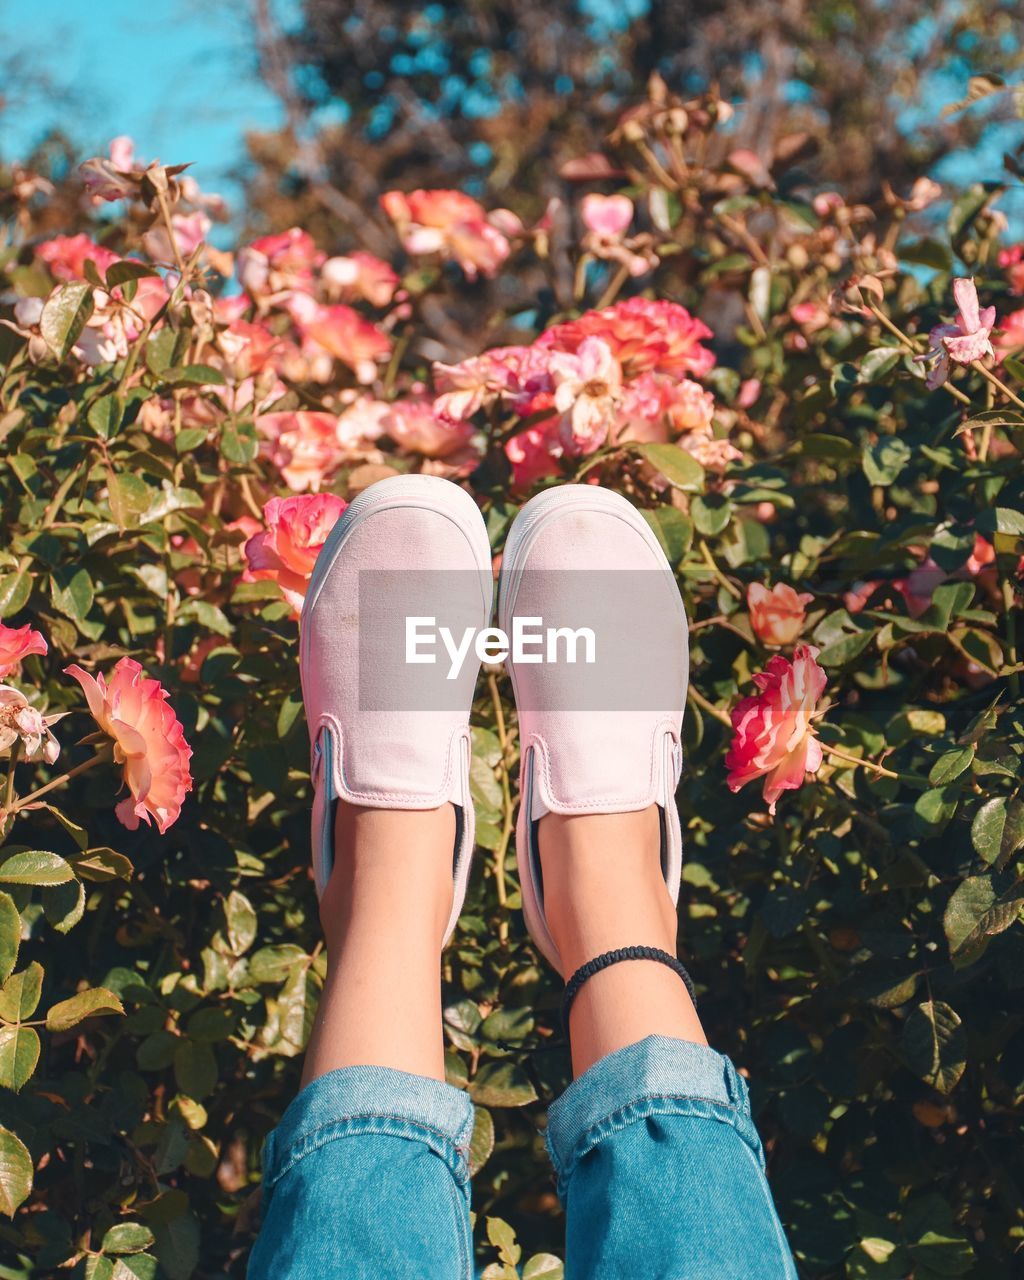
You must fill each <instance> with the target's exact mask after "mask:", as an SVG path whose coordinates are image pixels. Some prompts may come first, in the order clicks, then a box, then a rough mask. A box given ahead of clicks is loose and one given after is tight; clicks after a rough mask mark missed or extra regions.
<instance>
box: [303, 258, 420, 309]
mask: <svg viewBox="0 0 1024 1280" xmlns="http://www.w3.org/2000/svg"><path fill="white" fill-rule="evenodd" d="M320 279H321V281H322V282H323V284H324V287H325V288H326V290H327V292H328V293H329V294H330V295H331V296H332V297H334V296H337V297H338V298H339V299H341V301H343V302H350V301H352V300H353V299H358V298H363V299H365V301H367V302H368V303H369V304H370V306H372V307H386V306H387V305H388V303H389V302H391V300H392V298H394V296H395V291H396V290H397V289H398V286H399V285H400V284H401V281H400V280H399V278H398V274H397V272H396V271H395V270H394V269H393V268H392V266H391V264H390V263H388V262H384V261H382V259H380V258H375V257H374V256H373V254H372V253H363V252H362V250H357V251H356V252H355V253H353V254H350V255H349V256H348V257H346V258H328V259H327V261H326V262H325V263H324V265H323V267H322V268H321V271H320Z"/></svg>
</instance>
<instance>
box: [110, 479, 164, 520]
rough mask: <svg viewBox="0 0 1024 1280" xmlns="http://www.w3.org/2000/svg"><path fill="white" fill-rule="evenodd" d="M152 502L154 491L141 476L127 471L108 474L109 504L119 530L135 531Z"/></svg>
mask: <svg viewBox="0 0 1024 1280" xmlns="http://www.w3.org/2000/svg"><path fill="white" fill-rule="evenodd" d="M152 501H153V490H152V489H151V488H150V487H149V485H148V484H146V482H145V480H143V479H142V477H141V476H136V475H132V474H131V473H130V472H127V471H122V472H116V473H115V472H110V473H109V474H108V476H107V503H108V505H109V506H110V514H111V515H112V516H113V517H114V520H115V522H116V524H117V527H118V528H119V529H134V528H135V527H136V526H137V525H138V523H139V519H140V517H141V516H143V515H144V514H145V513H146V512H147V511H148V510H149V508H150V506H151V504H152Z"/></svg>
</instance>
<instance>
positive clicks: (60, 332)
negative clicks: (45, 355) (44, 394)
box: [39, 280, 94, 360]
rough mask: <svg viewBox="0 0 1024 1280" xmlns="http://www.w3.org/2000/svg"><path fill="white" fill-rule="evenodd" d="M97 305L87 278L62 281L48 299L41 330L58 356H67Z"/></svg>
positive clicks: (45, 339) (41, 318)
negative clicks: (64, 282)
mask: <svg viewBox="0 0 1024 1280" xmlns="http://www.w3.org/2000/svg"><path fill="white" fill-rule="evenodd" d="M93 307H94V303H93V296H92V285H90V284H87V283H86V282H85V281H84V280H74V281H71V282H70V283H69V284H62V285H60V286H59V287H58V288H57V289H56V290H55V291H54V292H53V293H52V294H51V295H50V297H49V298H48V299H47V300H46V305H45V306H44V307H43V314H42V316H41V317H40V319H39V332H40V333H41V334H42V336H43V341H44V342H45V343H46V345H47V346H48V347H49V348H50V350H51V351H52V352H53V354H54V355H55V356H56V357H57V359H58V360H63V359H64V357H65V356H66V355H67V354H68V352H69V351H70V350H71V348H72V347H73V346H74V345H75V343H76V342H77V341H78V339H79V337H80V336H81V333H82V330H83V329H84V328H85V325H86V322H87V321H88V319H89V317H90V316H91V315H92V313H93Z"/></svg>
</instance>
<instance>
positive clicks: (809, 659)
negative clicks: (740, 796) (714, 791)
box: [725, 645, 826, 813]
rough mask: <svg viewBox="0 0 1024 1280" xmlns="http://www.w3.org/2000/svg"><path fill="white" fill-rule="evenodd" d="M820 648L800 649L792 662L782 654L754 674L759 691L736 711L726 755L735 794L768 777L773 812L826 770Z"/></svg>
mask: <svg viewBox="0 0 1024 1280" xmlns="http://www.w3.org/2000/svg"><path fill="white" fill-rule="evenodd" d="M817 657H818V650H817V649H815V648H814V647H813V646H811V645H797V647H796V652H795V653H794V654H793V659H792V661H790V659H788V658H784V657H783V656H782V655H781V654H776V655H775V657H774V658H772V659H770V661H769V662H768V665H767V666H766V667H765V669H764V671H762V672H760V673H759V674H758V675H756V676H754V683H755V684H756V685H757V689H758V692H757V693H756V694H754V695H753V696H752V697H749V698H744V699H743V700H742V701H741V702H739V703H738V704H737V705H736V706H735V707H734V708H733V711H732V727H733V734H734V736H733V740H732V745H731V746H730V747H729V752H728V754H727V756H726V757H725V763H726V767H727V768H728V770H729V776H728V779H727V781H728V784H729V790H730V791H739V789H740V787H743V786H746V784H747V783H748V782H753V781H754V780H755V779H757V778H764V798H765V800H766V801H767V803H768V812H769V813H774V812H775V805H776V802H777V801H778V799H779V796H781V795H782V793H783V791H792V790H794V789H795V788H797V787H799V786H801V785H802V784H803V781H804V779H805V777H806V776H807V774H809V773H817V771H818V769H819V768H820V767H821V761H822V751H821V744H820V742H819V741H818V739H817V737H816V736H815V733H814V729H813V727H812V721H813V719H814V713H815V708H816V707H817V705H818V700H819V699H820V698H821V695H822V694H823V693H824V691H825V684H826V677H825V672H824V671H823V670H822V668H821V667H820V666H819V665H818V663H817V661H816V659H817Z"/></svg>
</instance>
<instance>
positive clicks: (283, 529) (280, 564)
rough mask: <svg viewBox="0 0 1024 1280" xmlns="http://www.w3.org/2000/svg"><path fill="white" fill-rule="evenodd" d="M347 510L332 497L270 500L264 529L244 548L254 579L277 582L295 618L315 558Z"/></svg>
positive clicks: (266, 508) (331, 494) (318, 495)
mask: <svg viewBox="0 0 1024 1280" xmlns="http://www.w3.org/2000/svg"><path fill="white" fill-rule="evenodd" d="M347 506H348V503H347V502H345V501H344V500H343V499H342V498H338V497H336V496H335V495H334V494H333V493H315V494H314V493H309V494H301V495H299V496H297V497H294V498H271V499H270V501H269V502H268V503H267V505H266V506H265V507H264V508H263V519H264V520H265V521H266V526H267V527H266V529H264V530H263V532H261V533H257V534H254V535H253V537H251V538H250V539H249V541H248V542H247V543H246V544H245V558H246V560H247V561H248V563H249V568H250V570H251V571H252V573H253V576H254V577H256V578H268V579H270V580H271V581H273V582H276V583H277V585H278V586H279V587H280V588H281V594H282V595H283V596H284V598H285V599H286V600H287V601H288V603H289V604H290V605H291V606H292V608H293V609H294V611H295V614H296V616H298V614H299V612H300V611H301V609H302V602H303V600H304V599H305V598H306V587H307V584H308V583H309V579H310V576H311V575H312V573H313V566H314V565H315V564H316V558H317V556H318V555H319V554H320V550H321V548H322V547H323V545H324V543H325V542H326V541H327V535H328V534H329V533H330V532H331V530H332V529H333V528H334V526H335V525H336V524H337V522H338V520H339V519H340V517H341V514H342V512H343V511H344V510H345V508H346V507H347Z"/></svg>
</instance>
